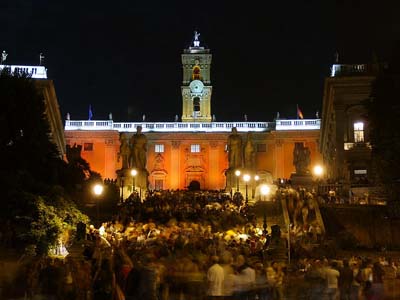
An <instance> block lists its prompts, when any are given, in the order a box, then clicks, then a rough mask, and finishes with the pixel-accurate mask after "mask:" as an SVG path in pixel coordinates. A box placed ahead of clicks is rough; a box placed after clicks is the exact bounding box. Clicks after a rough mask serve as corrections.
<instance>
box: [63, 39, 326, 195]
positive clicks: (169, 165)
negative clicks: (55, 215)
mask: <svg viewBox="0 0 400 300" xmlns="http://www.w3.org/2000/svg"><path fill="white" fill-rule="evenodd" d="M197 37H198V35H195V39H194V42H193V44H192V46H191V47H189V48H188V49H184V50H183V53H182V55H181V63H182V69H183V74H182V75H183V79H182V84H181V91H182V100H181V101H182V117H181V120H179V119H178V117H176V119H175V122H155V123H154V122H114V121H113V120H112V119H111V118H110V119H109V120H70V119H69V118H67V120H66V121H65V139H66V143H67V144H68V145H70V146H73V145H75V144H76V145H81V146H82V153H81V154H82V157H83V158H84V159H85V160H87V161H88V162H89V164H90V166H91V168H92V170H94V171H97V172H99V173H100V174H101V175H102V176H103V178H110V179H116V178H117V171H119V170H121V168H122V167H123V166H122V163H123V162H122V160H123V159H120V156H121V155H120V154H122V153H121V152H120V148H121V142H120V141H121V136H122V135H125V136H126V137H127V138H131V137H132V135H134V134H135V133H136V132H137V128H138V127H139V126H141V127H142V132H143V133H144V134H145V136H146V137H147V152H146V169H147V172H148V187H149V188H150V189H184V188H187V187H188V186H189V185H191V184H193V183H195V184H196V186H200V188H201V189H213V190H220V189H225V188H227V189H228V190H231V189H234V188H240V189H242V188H243V186H244V184H245V183H244V182H243V180H242V178H228V177H229V176H230V177H232V172H231V173H229V172H227V171H228V169H229V162H228V151H227V140H228V137H229V135H230V134H231V132H232V128H236V129H237V132H238V134H239V135H240V137H241V138H242V143H243V148H244V145H245V144H246V143H247V141H248V139H251V140H249V143H251V145H252V146H253V147H254V155H253V158H254V160H253V161H254V165H253V166H252V167H251V168H250V167H248V166H245V164H244V163H242V165H241V167H240V168H238V169H241V170H242V174H243V173H244V172H249V174H250V175H251V176H252V177H251V179H250V181H249V182H247V183H246V185H247V184H249V185H250V186H252V187H253V190H254V189H255V187H256V185H257V184H258V183H260V182H265V181H268V182H269V181H271V180H272V179H277V178H289V177H290V176H291V174H292V173H293V172H294V171H295V167H294V165H293V150H294V147H295V143H302V144H303V145H304V146H305V147H307V148H308V149H309V151H310V161H311V163H310V168H311V167H312V166H313V165H315V164H318V163H321V162H322V157H321V155H320V154H319V149H318V143H319V137H320V119H295V120H287V119H277V120H274V121H273V122H268V121H260V122H216V121H215V117H213V114H212V111H211V101H212V85H211V79H210V74H211V63H212V54H211V51H210V49H206V48H204V47H202V46H201V45H200V41H199V40H198V39H197ZM177 101H178V100H177ZM266 115H267V113H266ZM248 133H251V134H250V135H249V134H248ZM231 171H232V170H231ZM228 174H229V175H228ZM253 175H254V176H255V175H258V176H259V178H260V179H259V180H260V181H259V182H255V181H254V176H253ZM122 180H125V181H123V182H122V185H124V184H125V185H132V187H133V185H134V184H133V180H134V178H129V176H128V175H126V176H125V178H122ZM128 192H129V190H128ZM125 195H127V193H126V194H125ZM253 196H254V192H253Z"/></svg>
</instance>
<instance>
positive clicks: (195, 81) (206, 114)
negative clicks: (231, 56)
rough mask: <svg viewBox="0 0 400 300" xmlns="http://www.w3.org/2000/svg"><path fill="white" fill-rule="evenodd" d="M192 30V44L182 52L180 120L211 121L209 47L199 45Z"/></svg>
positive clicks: (195, 33)
mask: <svg viewBox="0 0 400 300" xmlns="http://www.w3.org/2000/svg"><path fill="white" fill-rule="evenodd" d="M199 36H200V33H198V32H197V31H195V32H194V40H193V45H192V46H190V47H189V48H188V49H185V50H184V51H183V54H182V67H183V80H182V87H181V90H182V122H211V92H212V86H211V81H210V67H211V57H212V55H211V54H210V49H205V48H204V47H202V46H200V41H199Z"/></svg>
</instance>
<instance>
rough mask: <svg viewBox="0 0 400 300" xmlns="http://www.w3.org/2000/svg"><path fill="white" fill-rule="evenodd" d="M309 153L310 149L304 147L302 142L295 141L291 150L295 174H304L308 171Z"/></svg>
mask: <svg viewBox="0 0 400 300" xmlns="http://www.w3.org/2000/svg"><path fill="white" fill-rule="evenodd" d="M310 154H311V153H310V149H308V147H304V145H303V143H295V145H294V150H293V165H294V166H295V168H296V174H299V175H305V174H309V173H310V171H309V169H308V166H309V165H310Z"/></svg>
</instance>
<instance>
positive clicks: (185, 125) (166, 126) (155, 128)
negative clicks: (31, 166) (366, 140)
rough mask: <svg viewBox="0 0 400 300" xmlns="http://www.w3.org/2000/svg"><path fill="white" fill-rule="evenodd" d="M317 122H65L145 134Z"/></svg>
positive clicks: (299, 126) (314, 124)
mask: <svg viewBox="0 0 400 300" xmlns="http://www.w3.org/2000/svg"><path fill="white" fill-rule="evenodd" d="M320 123H321V120H320V119H316V120H277V121H276V123H274V122H204V123H203V122H160V123H158V122H154V123H150V122H114V121H112V120H107V121H91V120H89V121H80V120H79V121H73V120H66V121H65V130H116V131H119V132H136V128H137V127H138V126H142V131H143V132H230V131H232V128H233V127H236V129H237V131H238V132H248V131H253V132H264V131H270V130H274V129H275V130H315V129H319V128H320Z"/></svg>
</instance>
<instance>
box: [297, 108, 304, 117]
mask: <svg viewBox="0 0 400 300" xmlns="http://www.w3.org/2000/svg"><path fill="white" fill-rule="evenodd" d="M297 119H304V116H303V113H302V112H301V110H300V108H299V106H298V105H297Z"/></svg>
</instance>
